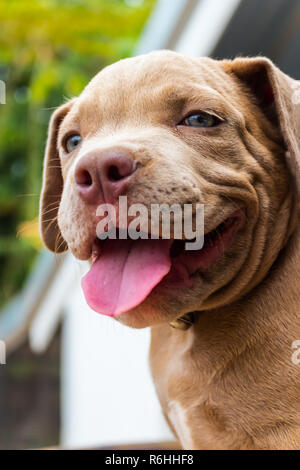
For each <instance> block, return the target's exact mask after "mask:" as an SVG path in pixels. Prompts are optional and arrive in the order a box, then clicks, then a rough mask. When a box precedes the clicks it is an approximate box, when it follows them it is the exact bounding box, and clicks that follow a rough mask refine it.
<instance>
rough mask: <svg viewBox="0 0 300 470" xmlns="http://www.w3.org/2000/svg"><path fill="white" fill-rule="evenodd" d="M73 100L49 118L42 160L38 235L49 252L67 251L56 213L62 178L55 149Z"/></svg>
mask: <svg viewBox="0 0 300 470" xmlns="http://www.w3.org/2000/svg"><path fill="white" fill-rule="evenodd" d="M73 102H74V100H71V101H69V102H68V103H66V104H64V105H62V106H60V108H58V109H57V110H56V111H55V112H54V113H53V114H52V116H51V120H50V124H49V128H48V140H47V145H46V151H45V159H44V172H43V185H42V192H41V198H40V234H41V238H42V240H43V242H44V244H45V245H46V247H47V248H49V250H51V251H54V252H56V253H62V252H64V251H66V250H67V249H68V246H67V243H66V242H65V240H64V239H63V238H62V235H61V233H60V230H59V227H58V224H57V213H58V208H59V203H60V198H61V194H62V189H63V178H62V173H61V167H60V159H59V155H58V149H57V135H58V129H59V126H60V124H61V122H62V120H63V119H64V118H65V116H66V115H67V114H68V112H69V111H70V109H71V107H72V105H73Z"/></svg>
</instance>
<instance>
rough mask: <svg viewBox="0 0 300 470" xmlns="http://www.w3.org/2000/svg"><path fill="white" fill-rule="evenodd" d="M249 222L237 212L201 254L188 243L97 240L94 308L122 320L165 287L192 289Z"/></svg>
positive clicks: (89, 297)
mask: <svg viewBox="0 0 300 470" xmlns="http://www.w3.org/2000/svg"><path fill="white" fill-rule="evenodd" d="M244 221H245V213H244V210H243V209H238V210H236V211H235V212H234V213H232V214H231V215H230V216H229V217H227V218H226V219H225V220H224V221H223V222H222V223H221V224H219V225H218V226H217V227H216V228H215V229H213V230H212V231H210V232H209V233H207V234H205V236H204V244H203V246H202V248H201V249H199V250H187V249H186V240H173V239H170V240H166V239H155V240H154V239H138V240H132V239H130V238H127V239H125V240H124V239H115V240H112V239H107V240H105V241H104V242H102V241H99V240H98V239H96V241H95V242H94V245H93V248H92V266H91V268H90V270H89V272H88V273H87V274H86V275H85V276H84V277H83V279H82V288H83V291H84V295H85V298H86V301H87V303H88V305H89V306H90V307H91V308H92V309H93V310H95V311H96V312H99V313H102V314H105V315H109V316H116V315H120V314H122V313H125V312H128V311H129V310H131V309H133V308H134V307H136V306H138V305H139V304H141V303H142V302H143V301H144V300H145V299H146V297H147V296H148V295H149V294H150V292H151V291H152V290H153V289H158V288H159V286H161V287H164V288H167V289H170V288H180V287H190V286H192V285H193V284H194V282H195V281H196V278H197V275H199V274H200V275H201V273H204V272H205V271H206V270H208V269H209V268H211V267H212V266H213V265H214V264H215V263H216V262H217V261H218V260H219V259H220V258H221V257H222V255H223V254H224V253H225V252H226V251H227V250H228V248H229V247H230V246H231V245H232V243H233V241H234V239H235V236H236V234H237V232H238V231H239V230H240V229H241V228H242V226H243V225H244ZM191 242H192V241H191Z"/></svg>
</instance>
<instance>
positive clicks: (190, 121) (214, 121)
mask: <svg viewBox="0 0 300 470" xmlns="http://www.w3.org/2000/svg"><path fill="white" fill-rule="evenodd" d="M220 122H222V121H221V119H219V118H218V117H217V116H214V115H213V114H208V113H204V112H203V113H199V114H191V115H190V116H188V117H186V118H185V119H184V120H183V121H182V122H181V123H180V125H182V126H188V127H214V126H217V125H218V124H220Z"/></svg>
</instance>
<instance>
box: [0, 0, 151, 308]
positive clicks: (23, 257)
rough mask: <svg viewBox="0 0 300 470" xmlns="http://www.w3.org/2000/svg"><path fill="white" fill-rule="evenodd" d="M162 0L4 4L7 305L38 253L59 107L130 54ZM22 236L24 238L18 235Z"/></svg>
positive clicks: (1, 252) (0, 233) (1, 155)
mask: <svg viewBox="0 0 300 470" xmlns="http://www.w3.org/2000/svg"><path fill="white" fill-rule="evenodd" d="M154 3H155V0H144V1H141V0H139V1H138V0H32V1H30V2H28V1H27V0H2V1H1V2H0V25H1V27H0V79H1V80H3V81H5V83H6V89H7V96H6V104H5V105H4V104H0V278H1V288H0V305H1V304H3V303H4V302H5V301H7V300H9V299H10V298H11V296H12V295H13V294H14V293H15V292H16V290H17V289H18V288H20V286H21V284H22V282H23V280H24V278H25V277H26V274H27V272H28V270H29V269H30V266H31V264H32V261H33V259H34V255H35V253H36V252H37V250H38V247H39V243H38V240H37V237H36V233H37V219H36V217H37V213H38V200H39V191H40V185H41V173H42V159H43V152H44V146H45V139H46V132H47V124H48V120H49V117H50V114H51V112H52V111H53V108H55V107H56V106H58V105H60V104H61V103H62V102H63V101H64V100H65V99H66V98H70V97H72V96H75V95H77V94H79V93H80V92H81V90H82V89H83V87H84V86H85V84H86V83H87V82H88V81H89V80H90V78H91V77H92V76H93V75H95V73H97V72H98V71H99V70H100V69H101V68H102V67H104V66H105V65H107V64H108V63H111V62H115V61H116V60H119V59H121V58H124V57H126V56H130V55H131V53H132V50H133V48H134V45H135V43H136V40H137V38H138V37H139V34H140V32H141V30H142V28H143V26H144V23H145V21H146V19H147V18H148V16H149V14H150V12H151V9H152V8H153V5H154ZM18 233H19V236H18Z"/></svg>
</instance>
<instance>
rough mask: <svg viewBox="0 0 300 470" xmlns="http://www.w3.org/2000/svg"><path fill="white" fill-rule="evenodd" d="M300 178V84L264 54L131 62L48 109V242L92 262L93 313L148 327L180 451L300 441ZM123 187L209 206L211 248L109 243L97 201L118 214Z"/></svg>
mask: <svg viewBox="0 0 300 470" xmlns="http://www.w3.org/2000/svg"><path fill="white" fill-rule="evenodd" d="M299 174H300V82H298V81H296V80H294V79H292V78H290V77H289V76H287V75H286V74H285V73H283V72H282V71H280V70H279V69H278V68H277V67H276V66H275V65H274V64H273V63H272V61H270V60H269V59H267V58H265V57H256V58H241V57H238V58H236V59H234V60H220V61H218V60H214V59H211V58H195V57H194V58H192V57H186V56H184V55H181V54H177V53H175V52H171V51H155V52H152V53H150V54H146V55H141V56H138V57H134V58H130V59H124V60H121V61H119V62H117V63H115V64H113V65H110V66H108V67H106V68H105V69H103V70H102V71H101V72H100V73H99V74H98V75H96V76H95V77H94V78H93V79H92V80H91V81H90V83H89V84H88V85H87V86H86V88H85V89H84V91H83V92H82V93H81V95H80V96H79V97H77V98H73V99H71V100H70V101H68V102H67V103H65V104H63V105H62V106H61V107H59V108H58V109H57V110H56V111H55V112H54V113H53V116H52V118H51V121H50V124H49V135H48V142H47V146H46V154H45V160H44V174H43V186H42V193H41V205H40V230H41V236H42V238H43V241H44V244H45V245H46V247H48V248H49V249H50V250H52V251H54V252H57V253H60V252H63V251H65V250H67V249H69V250H70V251H71V252H72V253H73V255H74V256H75V257H76V258H78V259H81V260H92V267H91V270H90V272H89V273H88V274H87V276H86V277H85V278H84V280H83V284H82V285H83V289H84V293H85V296H86V299H87V302H88V303H89V305H91V307H92V308H93V309H94V310H96V311H99V312H100V313H105V314H107V315H110V316H112V317H114V318H115V319H116V320H118V321H120V322H122V323H123V324H125V325H128V326H130V327H134V328H144V327H148V326H150V327H151V347H150V365H151V371H152V375H153V379H154V382H155V387H156V390H157V394H158V397H159V400H160V403H161V406H162V409H163V412H164V414H165V417H166V419H167V421H168V423H169V425H170V427H171V429H172V430H173V432H174V434H175V435H176V436H177V437H178V439H179V441H180V443H181V446H182V447H183V448H184V449H297V448H300V366H299V365H297V364H296V363H295V361H293V360H292V355H293V353H295V351H294V350H293V344H294V341H295V340H297V339H300V289H299V288H300V274H299V256H300V255H299V253H300V236H299V231H300V226H299V190H300V178H299ZM120 196H126V197H127V200H128V204H135V203H139V204H143V205H144V206H146V207H147V208H150V204H164V203H166V204H179V205H180V206H183V205H184V204H191V205H192V207H193V208H194V207H195V205H196V204H203V206H204V220H205V223H204V233H205V236H204V246H203V247H202V249H201V250H198V251H190V252H188V251H186V250H185V248H184V241H186V240H184V237H183V239H181V240H180V239H179V240H178V239H175V237H173V238H172V237H171V239H170V240H165V239H162V237H160V238H156V239H153V240H152V239H151V240H149V239H148V240H145V239H144V240H123V239H117V240H106V241H104V242H103V241H102V242H101V241H99V238H97V236H96V233H97V223H98V218H97V215H96V212H97V207H98V206H99V205H101V204H103V203H106V204H110V205H111V206H112V207H114V208H115V209H116V211H117V212H118V210H119V198H120ZM193 211H194V209H193ZM193 214H195V211H194V212H193ZM119 215H120V214H119ZM147 220H148V219H147ZM148 222H150V219H149V220H148ZM149 230H150V229H149ZM158 236H161V233H159V234H158ZM296 362H297V361H296Z"/></svg>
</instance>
